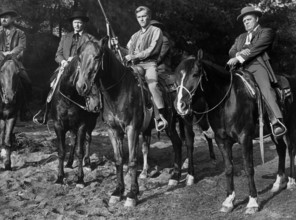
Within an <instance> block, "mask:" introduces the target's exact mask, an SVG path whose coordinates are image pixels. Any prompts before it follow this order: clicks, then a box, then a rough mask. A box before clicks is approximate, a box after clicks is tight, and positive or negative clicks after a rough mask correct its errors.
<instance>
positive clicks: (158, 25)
mask: <svg viewBox="0 0 296 220" xmlns="http://www.w3.org/2000/svg"><path fill="white" fill-rule="evenodd" d="M150 24H151V25H153V26H156V27H158V28H160V29H161V30H163V29H164V25H163V23H161V22H159V21H157V20H151V21H150Z"/></svg>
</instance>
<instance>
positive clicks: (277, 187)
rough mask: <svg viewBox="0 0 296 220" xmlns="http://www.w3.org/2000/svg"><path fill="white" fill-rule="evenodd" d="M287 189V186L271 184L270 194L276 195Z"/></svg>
mask: <svg viewBox="0 0 296 220" xmlns="http://www.w3.org/2000/svg"><path fill="white" fill-rule="evenodd" d="M286 187H287V184H273V186H272V188H271V190H270V192H272V193H276V192H278V191H280V190H281V189H284V188H286Z"/></svg>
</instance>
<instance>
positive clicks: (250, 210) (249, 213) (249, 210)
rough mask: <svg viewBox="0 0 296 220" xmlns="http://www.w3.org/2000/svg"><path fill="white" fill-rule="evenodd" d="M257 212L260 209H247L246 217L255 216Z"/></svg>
mask: <svg viewBox="0 0 296 220" xmlns="http://www.w3.org/2000/svg"><path fill="white" fill-rule="evenodd" d="M256 212H258V208H257V207H252V208H247V209H246V211H245V214H246V215H253V214H255V213H256Z"/></svg>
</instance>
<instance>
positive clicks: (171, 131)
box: [166, 116, 182, 186]
mask: <svg viewBox="0 0 296 220" xmlns="http://www.w3.org/2000/svg"><path fill="white" fill-rule="evenodd" d="M167 120H168V127H167V129H166V133H167V135H168V137H169V138H170V140H171V141H172V144H173V148H174V152H175V161H174V171H173V175H172V176H171V178H170V180H169V184H168V185H169V186H176V185H177V184H178V183H179V180H180V177H181V169H182V168H181V167H182V141H181V139H180V137H179V135H178V133H177V130H176V117H174V116H170V117H168V119H167Z"/></svg>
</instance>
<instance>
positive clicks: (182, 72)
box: [177, 71, 186, 112]
mask: <svg viewBox="0 0 296 220" xmlns="http://www.w3.org/2000/svg"><path fill="white" fill-rule="evenodd" d="M181 74H182V79H181V85H180V88H179V92H178V99H177V100H178V101H177V108H178V110H179V112H182V108H181V99H182V91H183V88H184V86H183V85H184V79H185V76H186V74H185V72H184V71H181Z"/></svg>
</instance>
